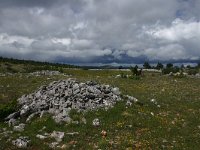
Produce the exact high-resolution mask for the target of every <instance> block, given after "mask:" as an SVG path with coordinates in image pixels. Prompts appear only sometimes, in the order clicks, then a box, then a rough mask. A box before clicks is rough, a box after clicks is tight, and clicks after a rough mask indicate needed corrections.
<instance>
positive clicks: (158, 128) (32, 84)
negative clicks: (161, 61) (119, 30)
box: [0, 69, 200, 150]
mask: <svg viewBox="0 0 200 150" xmlns="http://www.w3.org/2000/svg"><path fill="white" fill-rule="evenodd" d="M64 71H65V72H66V73H67V74H72V77H73V78H77V79H78V80H80V81H87V80H95V81H97V82H99V83H102V84H110V85H112V86H117V87H119V88H120V90H121V91H122V94H128V95H132V96H134V97H136V98H137V99H138V100H139V101H140V102H142V103H143V104H144V105H138V104H133V105H132V106H131V107H128V108H126V106H125V102H123V101H122V102H119V103H117V104H116V106H115V107H114V108H112V109H109V110H108V111H105V110H97V111H93V112H87V113H86V114H82V113H78V112H75V111H73V112H72V113H71V117H72V118H73V119H74V120H77V121H80V120H81V118H82V117H85V118H86V119H87V124H86V125H85V124H83V123H81V124H78V125H76V124H68V125H66V124H62V125H59V124H56V123H54V121H53V120H52V119H51V117H49V116H48V115H46V116H45V117H43V118H42V119H39V118H36V119H34V120H33V121H32V122H31V123H29V124H28V125H27V126H26V128H25V131H24V132H23V133H21V135H27V136H29V137H30V138H31V140H32V144H31V146H30V147H29V148H30V149H48V146H47V143H48V142H51V141H53V139H51V138H49V139H46V140H44V141H41V140H39V139H37V138H36V137H35V136H36V134H38V133H39V132H38V130H40V129H41V128H42V127H43V126H46V127H47V128H46V129H45V130H44V131H43V132H42V133H44V132H48V133H50V132H52V131H53V130H56V131H64V132H66V133H67V132H79V135H74V136H69V135H66V136H65V138H64V140H63V142H62V143H61V144H60V145H62V144H66V145H67V149H192V150H193V149H197V150H198V149H200V146H199V145H200V140H199V139H200V128H199V127H198V126H200V117H199V116H200V103H199V101H200V94H199V93H200V88H199V85H200V79H196V78H174V77H167V76H160V74H157V73H145V76H144V77H142V78H141V79H140V80H134V79H124V78H115V76H116V75H117V74H120V73H121V72H120V71H114V70H98V71H91V70H78V69H77V70H74V69H65V70H64ZM124 73H125V74H126V73H128V74H130V72H124ZM51 78H52V79H51V80H47V77H30V78H26V75H23V76H22V77H20V76H15V77H0V86H2V85H3V87H0V102H1V103H4V104H5V103H7V102H8V101H11V100H13V99H16V98H17V97H20V96H21V95H22V94H24V93H30V92H32V91H34V90H35V89H37V88H38V87H39V86H41V85H43V84H48V83H49V82H50V81H52V80H58V79H60V78H66V77H63V76H55V77H51ZM7 85H9V86H7ZM151 99H156V101H157V102H158V104H159V105H160V108H159V107H157V105H155V104H153V103H152V102H150V100H151ZM152 114H153V115H152ZM94 118H99V119H100V122H101V125H100V127H93V126H92V120H93V119H94ZM4 126H6V125H5V124H4V123H0V127H4ZM102 130H105V131H107V137H106V138H103V137H102V136H101V131H102ZM18 134H19V133H13V134H12V135H11V136H10V137H13V138H14V137H17V136H18ZM1 136H2V135H0V138H1ZM74 141H75V142H74ZM0 143H1V144H0V145H3V146H1V148H0V149H14V147H13V146H12V145H11V144H8V143H9V142H8V143H6V139H2V140H1V141H0ZM72 143H76V144H75V145H76V146H73V144H72Z"/></svg>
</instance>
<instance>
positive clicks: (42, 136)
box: [36, 134, 47, 140]
mask: <svg viewBox="0 0 200 150" xmlns="http://www.w3.org/2000/svg"><path fill="white" fill-rule="evenodd" d="M36 137H37V138H39V139H41V140H44V139H46V138H47V137H46V136H44V135H40V134H37V135H36Z"/></svg>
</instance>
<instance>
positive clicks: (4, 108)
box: [0, 100, 17, 121]
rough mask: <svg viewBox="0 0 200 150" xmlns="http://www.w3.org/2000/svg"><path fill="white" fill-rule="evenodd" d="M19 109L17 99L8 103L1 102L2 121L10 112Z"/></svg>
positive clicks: (0, 116) (0, 118) (0, 119)
mask: <svg viewBox="0 0 200 150" xmlns="http://www.w3.org/2000/svg"><path fill="white" fill-rule="evenodd" d="M16 110H17V101H16V100H14V101H12V102H9V103H7V104H0V121H3V120H4V118H6V117H7V116H8V115H9V114H11V113H13V112H15V111H16Z"/></svg>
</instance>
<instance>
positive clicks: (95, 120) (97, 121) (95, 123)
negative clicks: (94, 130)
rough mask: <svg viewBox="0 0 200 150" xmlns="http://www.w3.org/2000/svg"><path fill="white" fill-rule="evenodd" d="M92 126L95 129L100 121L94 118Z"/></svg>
mask: <svg viewBox="0 0 200 150" xmlns="http://www.w3.org/2000/svg"><path fill="white" fill-rule="evenodd" d="M92 125H93V126H95V127H98V126H100V121H99V119H98V118H95V119H94V120H93V121H92Z"/></svg>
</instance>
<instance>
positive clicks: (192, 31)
mask: <svg viewBox="0 0 200 150" xmlns="http://www.w3.org/2000/svg"><path fill="white" fill-rule="evenodd" d="M0 8H1V10H0V55H2V56H11V57H15V56H17V57H23V58H24V59H26V58H27V59H29V58H31V57H32V59H37V60H43V59H45V60H49V61H59V58H60V59H62V60H64V58H66V59H67V60H71V61H73V62H77V63H78V62H87V63H90V62H95V61H96V62H100V61H102V62H103V63H106V62H109V63H112V62H117V63H123V62H126V63H127V61H129V62H134V61H137V62H138V60H139V59H141V60H143V59H149V60H152V61H153V60H159V59H160V60H169V59H172V58H173V59H174V60H175V59H177V60H178V59H194V58H195V57H196V59H198V58H199V56H200V52H199V48H200V45H199V42H198V41H199V40H200V28H199V25H200V23H199V19H200V18H199V17H200V16H199V13H198V11H199V9H200V2H199V1H198V0H167V1H161V0H151V1H149V0H140V1H138V0H58V1H55V0H34V1H33V0H29V1H28V0H19V1H18V0H7V1H0ZM66 62H68V61H66Z"/></svg>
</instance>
